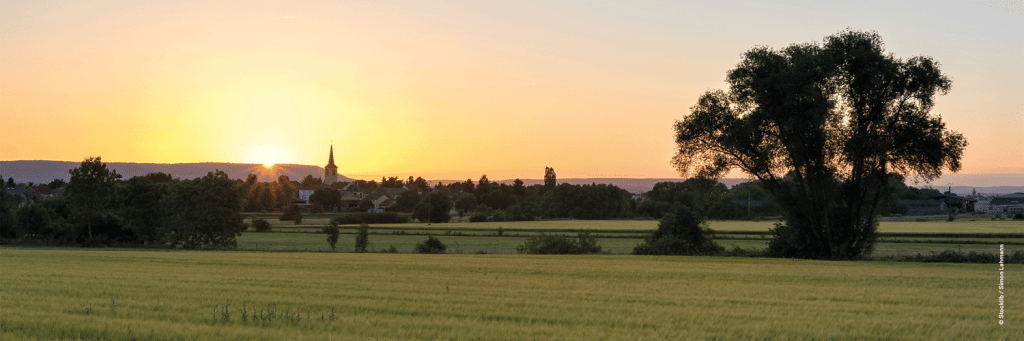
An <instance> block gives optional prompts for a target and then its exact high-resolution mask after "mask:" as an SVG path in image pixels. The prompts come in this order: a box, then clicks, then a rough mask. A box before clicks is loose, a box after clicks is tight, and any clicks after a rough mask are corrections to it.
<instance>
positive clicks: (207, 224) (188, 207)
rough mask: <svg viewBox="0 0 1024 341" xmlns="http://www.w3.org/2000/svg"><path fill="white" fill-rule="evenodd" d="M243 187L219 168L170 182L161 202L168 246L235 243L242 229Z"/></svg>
mask: <svg viewBox="0 0 1024 341" xmlns="http://www.w3.org/2000/svg"><path fill="white" fill-rule="evenodd" d="M242 194H243V193H242V188H241V187H240V186H239V185H238V183H237V182H235V181H231V179H228V175H227V174H225V173H224V172H221V171H216V172H210V173H208V174H207V175H206V176H204V177H202V178H198V179H195V180H182V181H177V182H174V183H172V184H171V186H170V188H169V192H168V194H167V196H165V197H164V200H163V201H162V202H161V206H163V207H164V208H165V210H166V211H165V212H167V219H166V220H165V224H164V228H165V229H166V230H167V231H168V232H169V233H168V234H167V238H168V243H169V244H170V245H171V246H182V247H184V248H188V249H193V248H198V247H203V246H214V247H234V246H235V245H236V241H235V237H236V236H240V235H241V234H242V231H245V229H246V226H245V224H244V223H243V218H242V214H241V212H242Z"/></svg>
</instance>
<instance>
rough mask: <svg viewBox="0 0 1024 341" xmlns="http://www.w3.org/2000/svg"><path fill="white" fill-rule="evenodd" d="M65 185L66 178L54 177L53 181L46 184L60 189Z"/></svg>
mask: <svg viewBox="0 0 1024 341" xmlns="http://www.w3.org/2000/svg"><path fill="white" fill-rule="evenodd" d="M64 185H67V183H66V182H64V179H53V181H50V183H48V184H46V187H49V188H53V189H58V188H61V187H64Z"/></svg>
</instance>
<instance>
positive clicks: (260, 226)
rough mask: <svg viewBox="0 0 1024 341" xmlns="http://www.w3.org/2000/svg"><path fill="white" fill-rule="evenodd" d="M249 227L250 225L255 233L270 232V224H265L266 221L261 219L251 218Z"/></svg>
mask: <svg viewBox="0 0 1024 341" xmlns="http://www.w3.org/2000/svg"><path fill="white" fill-rule="evenodd" d="M250 225H252V229H253V231H256V232H270V223H269V222H267V220H266V219H263V218H253V219H252V223H250Z"/></svg>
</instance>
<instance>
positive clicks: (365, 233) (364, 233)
mask: <svg viewBox="0 0 1024 341" xmlns="http://www.w3.org/2000/svg"><path fill="white" fill-rule="evenodd" d="M369 227H370V226H369V225H366V223H365V222H364V223H362V224H359V229H358V230H357V232H356V252H366V247H367V246H368V245H369V244H370V231H369Z"/></svg>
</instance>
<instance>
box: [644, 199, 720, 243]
mask: <svg viewBox="0 0 1024 341" xmlns="http://www.w3.org/2000/svg"><path fill="white" fill-rule="evenodd" d="M712 238H714V232H713V231H711V229H709V228H708V227H707V224H706V223H705V222H704V221H703V220H701V219H700V218H698V217H697V215H696V214H694V213H693V211H692V210H690V208H689V207H686V206H683V205H678V206H676V209H675V211H673V212H671V213H666V214H665V216H664V217H662V218H661V221H659V222H658V229H657V230H655V231H654V233H652V234H651V235H650V236H648V237H647V238H646V239H645V240H644V242H643V243H641V244H640V245H637V246H636V247H635V248H633V254H635V255H706V254H713V253H717V252H721V251H722V250H723V249H722V247H721V246H718V244H717V243H715V241H714V240H712Z"/></svg>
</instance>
